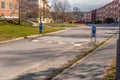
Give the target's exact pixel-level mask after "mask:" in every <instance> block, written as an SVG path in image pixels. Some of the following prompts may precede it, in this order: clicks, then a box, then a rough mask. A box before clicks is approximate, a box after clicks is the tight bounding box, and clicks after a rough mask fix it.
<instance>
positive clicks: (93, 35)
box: [92, 26, 96, 37]
mask: <svg viewBox="0 0 120 80" xmlns="http://www.w3.org/2000/svg"><path fill="white" fill-rule="evenodd" d="M92 37H96V27H95V26H93V27H92Z"/></svg>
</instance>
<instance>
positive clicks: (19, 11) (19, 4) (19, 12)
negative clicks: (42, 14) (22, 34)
mask: <svg viewBox="0 0 120 80" xmlns="http://www.w3.org/2000/svg"><path fill="white" fill-rule="evenodd" d="M18 21H19V22H18V24H21V0H19V20H18Z"/></svg>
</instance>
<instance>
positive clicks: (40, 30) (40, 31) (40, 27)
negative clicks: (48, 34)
mask: <svg viewBox="0 0 120 80" xmlns="http://www.w3.org/2000/svg"><path fill="white" fill-rule="evenodd" d="M42 31H43V24H42V23H40V24H39V33H40V34H42Z"/></svg>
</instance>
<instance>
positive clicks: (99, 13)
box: [84, 0, 120, 22]
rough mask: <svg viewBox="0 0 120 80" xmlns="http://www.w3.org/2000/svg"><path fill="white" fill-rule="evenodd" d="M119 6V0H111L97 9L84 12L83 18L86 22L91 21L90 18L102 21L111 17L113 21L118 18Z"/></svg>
mask: <svg viewBox="0 0 120 80" xmlns="http://www.w3.org/2000/svg"><path fill="white" fill-rule="evenodd" d="M119 8H120V1H119V0H113V1H112V2H110V3H108V4H106V5H105V6H102V7H100V8H98V9H95V10H92V11H89V12H86V13H85V15H89V16H85V17H84V19H85V21H86V22H89V21H92V20H101V21H102V22H104V21H105V20H106V19H107V18H111V19H113V20H114V21H118V20H119V13H120V12H119V11H120V10H119Z"/></svg>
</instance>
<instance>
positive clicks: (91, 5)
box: [48, 0, 113, 11]
mask: <svg viewBox="0 0 120 80" xmlns="http://www.w3.org/2000/svg"><path fill="white" fill-rule="evenodd" d="M51 1H52V0H48V2H51ZM68 1H69V3H70V4H71V6H72V7H79V8H80V9H81V10H82V11H89V10H93V9H96V8H99V7H101V6H103V5H105V4H107V3H109V2H111V1H113V0H68Z"/></svg>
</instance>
